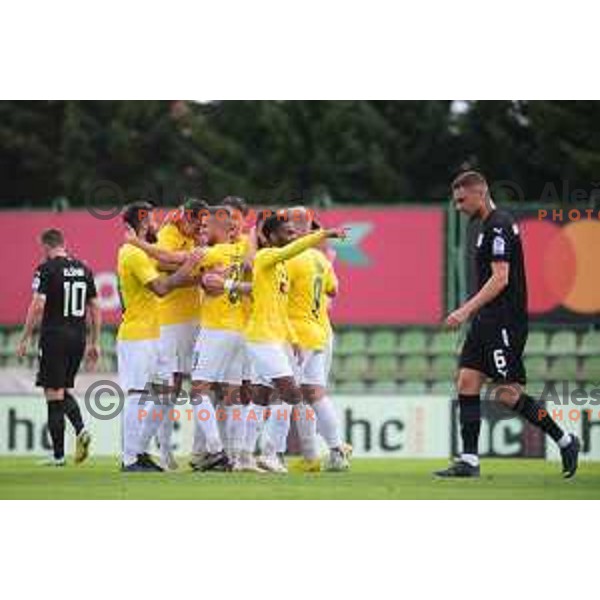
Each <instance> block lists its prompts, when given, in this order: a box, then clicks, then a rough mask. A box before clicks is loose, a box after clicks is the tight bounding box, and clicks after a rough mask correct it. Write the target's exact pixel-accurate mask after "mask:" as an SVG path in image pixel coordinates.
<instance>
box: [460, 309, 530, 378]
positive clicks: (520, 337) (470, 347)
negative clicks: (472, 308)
mask: <svg viewBox="0 0 600 600" xmlns="http://www.w3.org/2000/svg"><path fill="white" fill-rule="evenodd" d="M526 343H527V328H524V327H515V326H514V325H510V324H507V323H502V322H495V321H487V322H484V321H481V320H475V321H473V322H472V323H471V327H470V329H469V333H468V334H467V339H466V340H465V343H464V344H463V347H462V351H461V354H460V360H459V366H460V367H461V368H465V369H474V370H475V371H479V372H480V373H484V374H485V375H487V376H488V377H489V378H490V379H491V380H492V381H494V382H495V383H502V382H504V383H521V384H525V383H526V381H527V374H526V372H525V365H524V364H523V350H524V349H525V344H526Z"/></svg>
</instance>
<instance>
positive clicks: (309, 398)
mask: <svg viewBox="0 0 600 600" xmlns="http://www.w3.org/2000/svg"><path fill="white" fill-rule="evenodd" d="M324 396H325V388H323V387H321V386H319V385H303V386H302V398H303V399H304V402H306V403H308V404H312V403H313V402H317V401H318V400H321V399H322V398H323V397H324Z"/></svg>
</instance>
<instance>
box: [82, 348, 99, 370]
mask: <svg viewBox="0 0 600 600" xmlns="http://www.w3.org/2000/svg"><path fill="white" fill-rule="evenodd" d="M99 359H100V346H98V344H90V345H89V346H88V347H87V348H86V349H85V364H86V366H87V368H88V369H89V370H93V369H94V368H95V367H96V364H97V363H98V360H99Z"/></svg>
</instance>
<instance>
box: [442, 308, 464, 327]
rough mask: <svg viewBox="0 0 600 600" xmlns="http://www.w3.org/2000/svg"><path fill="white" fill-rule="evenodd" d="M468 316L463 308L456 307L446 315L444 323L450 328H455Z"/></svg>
mask: <svg viewBox="0 0 600 600" xmlns="http://www.w3.org/2000/svg"><path fill="white" fill-rule="evenodd" d="M468 318H469V314H468V313H467V311H466V310H464V309H463V308H457V309H456V310H454V311H452V312H451V313H450V314H449V315H448V316H447V317H446V321H445V324H446V326H447V327H450V329H457V328H458V327H460V326H461V325H462V324H463V323H464V322H465V321H466V320H467V319H468Z"/></svg>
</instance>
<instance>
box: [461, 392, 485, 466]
mask: <svg viewBox="0 0 600 600" xmlns="http://www.w3.org/2000/svg"><path fill="white" fill-rule="evenodd" d="M458 407H459V411H460V435H461V438H462V444H463V453H464V454H475V455H477V454H478V448H479V431H480V430H481V399H480V398H479V394H472V395H471V394H459V395H458Z"/></svg>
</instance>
